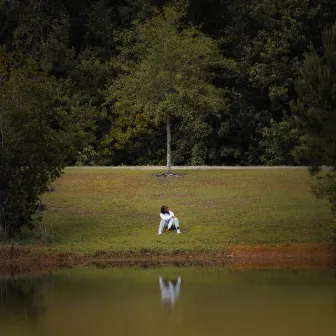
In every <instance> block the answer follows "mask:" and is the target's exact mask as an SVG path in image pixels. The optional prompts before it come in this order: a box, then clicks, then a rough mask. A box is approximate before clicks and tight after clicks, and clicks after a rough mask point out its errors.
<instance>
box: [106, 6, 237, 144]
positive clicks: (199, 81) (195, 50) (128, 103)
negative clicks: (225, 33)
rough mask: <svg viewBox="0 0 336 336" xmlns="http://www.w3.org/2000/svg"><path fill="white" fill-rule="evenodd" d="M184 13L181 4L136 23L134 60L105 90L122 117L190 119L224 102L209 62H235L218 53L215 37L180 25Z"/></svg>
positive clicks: (228, 64)
mask: <svg viewBox="0 0 336 336" xmlns="http://www.w3.org/2000/svg"><path fill="white" fill-rule="evenodd" d="M183 16H184V12H183V9H180V8H177V7H173V6H168V7H165V8H164V9H163V13H162V14H158V15H157V16H155V17H153V18H152V19H150V20H147V21H146V22H145V23H144V24H140V25H138V26H137V35H138V43H137V44H136V46H135V50H136V53H135V54H136V56H137V58H138V61H137V62H136V63H134V64H133V66H131V68H129V69H125V70H126V71H125V73H123V74H121V75H120V76H119V77H118V78H117V79H116V80H115V81H114V83H113V84H112V86H111V87H110V88H109V90H108V93H107V95H108V99H109V100H110V101H115V110H116V111H117V113H118V114H119V115H121V118H123V115H125V114H126V115H131V116H132V117H134V116H137V115H140V116H141V115H142V114H143V113H144V114H146V115H147V116H148V117H149V118H151V120H152V122H154V123H155V124H156V125H162V123H165V122H166V120H167V118H170V117H173V118H179V119H181V120H183V121H189V120H191V119H195V118H199V117H200V116H202V115H203V114H206V113H214V114H215V113H216V112H217V111H218V110H219V109H220V108H222V107H223V106H224V92H223V91H222V90H220V89H219V88H216V87H215V86H214V85H213V84H212V81H213V79H214V78H215V74H214V71H211V67H212V68H214V67H226V68H232V67H234V63H233V62H231V61H230V60H227V59H224V58H222V57H221V55H220V52H219V49H218V46H217V44H216V42H215V41H214V40H212V39H211V38H209V37H207V36H205V35H204V34H203V33H201V32H200V31H199V30H197V29H196V28H195V27H193V26H184V25H183V22H182V18H183ZM126 118H127V117H126ZM146 118H147V117H145V119H146ZM142 120H144V119H142ZM134 128H135V129H137V127H136V125H135V127H127V126H126V132H120V135H121V141H120V143H121V142H122V141H123V140H122V139H123V138H125V137H127V136H129V137H130V136H131V134H132V132H133V129H134ZM196 131H197V132H201V129H197V130H196ZM185 136H186V137H187V138H189V135H188V134H185Z"/></svg>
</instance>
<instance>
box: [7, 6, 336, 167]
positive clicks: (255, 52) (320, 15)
mask: <svg viewBox="0 0 336 336" xmlns="http://www.w3.org/2000/svg"><path fill="white" fill-rule="evenodd" d="M166 3H167V1H150V0H132V1H130V0H129V1H128V0H119V1H112V0H110V1H109V0H96V1H92V0H86V1H69V0H68V1H67V0H57V1H51V0H45V1H40V0H32V1H26V0H11V1H6V0H2V1H1V2H0V22H1V27H0V44H2V45H6V47H7V50H8V51H9V52H12V51H13V52H15V56H14V61H15V67H20V66H21V65H22V64H23V63H24V62H25V60H26V59H27V58H29V57H31V58H32V59H33V60H35V61H36V62H37V63H38V65H39V67H40V69H43V70H44V71H46V72H48V73H49V74H50V75H52V76H54V77H55V78H56V79H57V81H58V82H59V83H61V85H62V87H64V88H66V90H67V91H68V92H69V93H70V95H71V99H72V101H73V102H76V104H77V105H78V108H79V109H81V108H82V107H83V106H86V104H90V106H91V109H95V115H94V122H95V130H94V132H93V137H92V138H91V139H89V141H88V143H87V146H86V148H84V149H83V150H82V151H81V155H80V156H79V158H78V159H77V160H78V161H79V162H80V163H82V164H106V165H119V164H158V163H163V162H164V161H165V141H166V139H165V132H166V129H165V127H164V125H162V124H158V123H155V122H153V120H151V119H147V120H142V119H141V118H133V117H132V118H131V117H127V116H125V115H120V113H119V111H118V110H116V109H115V108H114V104H113V101H110V100H106V94H105V92H104V90H105V89H106V88H107V87H109V86H110V85H112V84H113V82H114V81H115V79H116V78H117V76H118V75H119V74H120V73H123V72H124V71H125V67H130V66H131V63H132V62H134V61H136V60H137V58H138V57H139V53H141V52H142V51H140V50H136V49H135V48H134V44H135V43H136V42H137V39H138V36H137V30H136V27H137V25H138V24H141V23H143V22H144V21H145V20H146V19H148V18H150V17H152V16H154V15H156V14H157V11H158V10H160V9H157V8H160V7H161V6H163V5H165V4H166ZM157 6H159V7H157ZM185 12H186V15H185V16H184V17H183V19H182V20H181V22H180V25H183V24H186V25H187V24H191V25H193V26H195V27H198V28H199V29H200V30H201V31H202V32H203V33H204V34H206V35H208V36H209V37H211V38H212V39H214V40H215V41H216V43H217V44H218V46H219V49H220V51H221V53H222V56H223V57H225V58H227V59H229V60H231V61H232V67H230V71H228V69H227V68H226V69H223V68H221V69H213V70H214V71H215V72H216V76H215V78H214V84H215V85H216V87H218V88H221V89H222V91H223V100H224V101H225V103H224V104H223V106H222V108H221V109H220V110H219V111H217V112H216V113H210V114H203V115H199V116H198V117H197V118H193V119H192V120H189V121H188V122H186V120H182V119H183V118H182V119H181V118H180V117H179V116H176V117H174V118H173V119H172V133H173V135H174V136H173V139H172V152H173V155H172V159H173V163H174V164H219V165H222V164H229V165H236V164H240V165H247V164H269V163H270V164H273V163H277V164H293V159H292V157H291V155H290V150H291V148H288V147H286V148H285V149H282V152H279V155H278V157H270V155H265V148H266V150H267V149H268V145H269V146H270V147H272V146H273V145H272V139H270V136H269V134H270V132H275V133H276V132H278V130H277V127H281V125H280V126H279V123H281V122H283V120H284V116H285V115H290V114H291V112H290V108H289V104H290V101H291V100H293V99H295V98H296V95H297V94H296V91H295V85H294V81H295V78H296V77H297V76H298V75H299V73H300V68H301V66H302V63H303V58H304V53H305V52H307V51H308V49H309V46H310V44H313V45H314V46H315V47H316V48H317V50H319V48H321V45H322V39H321V31H322V29H323V27H325V26H326V25H328V24H331V23H334V21H335V19H336V6H335V4H334V3H333V2H332V1H327V0H317V1H311V0H303V1H301V0H300V1H298V0H294V1H293V0H285V1H281V2H279V1H276V0H267V1H266V0H258V1H253V2H251V1H227V0H207V1H205V0H190V1H189V3H188V5H187V6H186V8H185ZM282 131H283V132H284V131H285V128H282ZM289 133H290V129H288V131H287V132H285V133H284V135H288V136H289ZM271 138H272V137H271ZM153 140H155V141H153ZM268 141H270V144H268ZM294 142H295V141H294ZM265 146H266V147H265ZM284 150H285V151H286V152H284ZM288 151H289V152H288ZM274 155H276V153H274ZM75 160H76V159H75V158H73V159H72V161H71V162H70V163H72V164H73V163H75Z"/></svg>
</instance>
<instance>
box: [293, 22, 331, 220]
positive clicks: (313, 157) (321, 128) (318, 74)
mask: <svg viewBox="0 0 336 336" xmlns="http://www.w3.org/2000/svg"><path fill="white" fill-rule="evenodd" d="M296 90H297V93H298V99H297V101H296V102H293V103H292V111H293V113H294V119H295V122H296V126H297V127H298V129H299V130H300V131H301V132H302V133H303V134H304V135H305V137H304V147H302V148H301V150H300V151H298V152H297V155H298V156H300V157H304V158H306V159H307V161H308V162H309V165H310V167H311V172H312V173H313V174H315V175H316V176H317V184H316V185H315V186H314V188H313V190H314V191H315V193H316V194H317V196H319V197H321V196H323V197H326V198H327V199H328V200H329V202H330V205H331V208H332V210H333V212H334V214H336V175H335V170H336V25H333V26H331V27H327V28H326V29H325V30H324V31H323V50H321V52H320V53H318V52H317V51H316V50H315V49H314V48H313V47H311V50H310V52H309V53H307V54H306V55H305V61H304V64H303V67H302V70H301V77H300V78H299V79H298V80H297V82H296ZM322 165H326V166H329V167H331V168H332V170H331V172H329V173H327V174H325V172H324V171H322V170H321V166H322Z"/></svg>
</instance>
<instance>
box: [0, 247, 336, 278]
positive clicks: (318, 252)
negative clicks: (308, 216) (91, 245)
mask: <svg viewBox="0 0 336 336" xmlns="http://www.w3.org/2000/svg"><path fill="white" fill-rule="evenodd" d="M92 265H93V266H98V267H116V266H126V267H127V266H138V267H151V266H152V267H155V266H161V265H175V266H191V265H194V266H197V265H198V266H217V267H229V268H234V269H259V268H260V269H266V268H276V269H330V268H332V267H334V266H335V265H336V250H335V248H334V247H333V246H332V245H330V244H286V245H284V244H282V245H243V244H240V245H229V246H226V247H225V248H223V250H222V251H218V250H217V251H211V252H209V251H194V252H190V251H180V252H179V253H178V254H177V255H176V253H174V254H173V253H160V252H157V253H156V252H131V251H130V252H111V253H110V252H106V253H100V254H99V255H97V254H76V253H58V252H55V251H52V250H47V249H45V248H44V249H42V248H41V249H38V248H34V249H31V248H25V247H14V246H8V245H7V246H1V247H0V273H4V272H8V271H10V272H30V271H33V270H41V269H42V270H53V269H58V268H72V267H85V266H92Z"/></svg>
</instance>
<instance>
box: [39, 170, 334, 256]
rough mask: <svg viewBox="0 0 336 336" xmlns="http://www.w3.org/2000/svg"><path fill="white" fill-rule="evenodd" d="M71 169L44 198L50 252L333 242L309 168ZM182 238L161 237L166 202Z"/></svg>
mask: <svg viewBox="0 0 336 336" xmlns="http://www.w3.org/2000/svg"><path fill="white" fill-rule="evenodd" d="M178 173H179V174H181V176H177V177H169V178H166V177H157V176H155V175H156V174H158V172H157V171H147V170H111V169H95V168H92V169H81V168H78V169H66V170H65V174H64V175H63V177H62V178H61V179H59V180H57V181H56V182H55V183H54V187H55V192H51V193H48V194H46V195H45V196H44V199H43V200H44V203H45V204H46V205H47V210H46V211H45V212H44V219H43V225H45V227H46V228H48V229H49V228H50V227H51V225H52V228H53V235H54V238H53V241H52V244H51V247H52V248H54V249H56V250H62V251H69V252H90V253H92V252H100V251H130V250H132V251H158V252H159V251H167V252H172V251H178V250H181V249H192V250H201V249H211V250H212V249H222V248H225V246H228V245H229V244H231V243H233V244H237V243H245V244H262V243H268V244H277V243H281V244H284V243H285V244H286V243H320V242H329V238H330V235H331V226H332V215H331V213H330V211H329V209H328V205H327V203H326V202H325V201H324V200H321V199H316V198H315V196H314V195H313V194H312V193H311V192H310V184H309V183H310V177H309V175H308V172H307V171H306V170H305V169H302V170H272V169H270V170H217V171H216V170H214V171H178ZM163 204H164V205H168V206H169V208H170V209H171V210H173V211H174V212H175V215H176V216H177V217H178V218H179V221H180V225H181V230H182V234H181V235H178V234H176V232H175V231H171V232H167V233H166V232H165V233H164V234H163V235H162V236H158V235H157V230H158V224H159V220H160V219H159V211H160V207H161V205H163Z"/></svg>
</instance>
